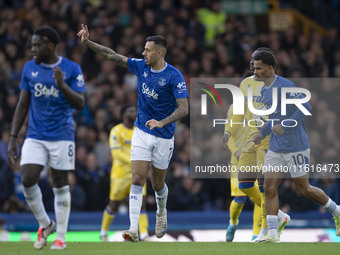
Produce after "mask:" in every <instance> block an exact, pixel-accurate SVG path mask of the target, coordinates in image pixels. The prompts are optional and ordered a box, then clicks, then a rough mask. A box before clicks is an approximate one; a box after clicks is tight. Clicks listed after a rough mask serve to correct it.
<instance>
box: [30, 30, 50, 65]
mask: <svg viewBox="0 0 340 255" xmlns="http://www.w3.org/2000/svg"><path fill="white" fill-rule="evenodd" d="M49 43H51V42H48V39H47V38H46V37H43V36H40V35H33V36H32V40H31V44H32V46H31V52H32V56H33V59H34V60H35V63H36V64H40V63H41V62H46V60H47V59H48V58H49V57H50V56H51V55H52V51H51V49H50V48H49V47H48V44H49Z"/></svg>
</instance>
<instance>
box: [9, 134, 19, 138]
mask: <svg viewBox="0 0 340 255" xmlns="http://www.w3.org/2000/svg"><path fill="white" fill-rule="evenodd" d="M10 137H14V138H18V136H17V135H10Z"/></svg>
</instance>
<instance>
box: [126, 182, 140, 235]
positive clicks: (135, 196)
mask: <svg viewBox="0 0 340 255" xmlns="http://www.w3.org/2000/svg"><path fill="white" fill-rule="evenodd" d="M142 202H143V187H142V186H138V185H134V184H132V185H131V190H130V199H129V215H130V228H133V229H135V230H138V222H139V216H140V211H141V209H142Z"/></svg>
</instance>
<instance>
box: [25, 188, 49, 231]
mask: <svg viewBox="0 0 340 255" xmlns="http://www.w3.org/2000/svg"><path fill="white" fill-rule="evenodd" d="M24 195H25V198H26V202H27V204H28V206H29V207H30V208H31V211H32V213H33V214H34V216H35V218H36V219H37V221H38V223H39V227H42V228H45V227H47V226H48V225H50V223H51V219H50V218H49V217H48V215H47V213H46V210H45V207H44V204H43V201H42V195H41V190H40V188H39V186H38V184H34V185H33V186H32V187H29V188H25V187H24Z"/></svg>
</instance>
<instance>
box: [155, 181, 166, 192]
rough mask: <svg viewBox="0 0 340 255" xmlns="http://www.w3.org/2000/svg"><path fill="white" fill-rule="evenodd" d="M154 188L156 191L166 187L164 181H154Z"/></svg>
mask: <svg viewBox="0 0 340 255" xmlns="http://www.w3.org/2000/svg"><path fill="white" fill-rule="evenodd" d="M152 188H153V189H154V190H155V191H160V190H161V189H163V188H164V182H157V181H156V182H155V183H152Z"/></svg>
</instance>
